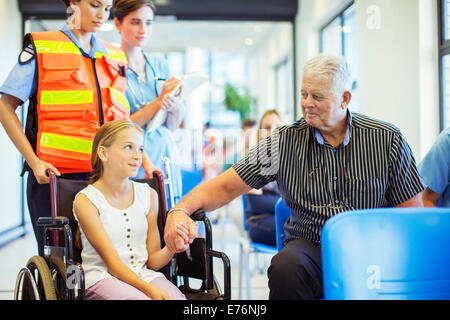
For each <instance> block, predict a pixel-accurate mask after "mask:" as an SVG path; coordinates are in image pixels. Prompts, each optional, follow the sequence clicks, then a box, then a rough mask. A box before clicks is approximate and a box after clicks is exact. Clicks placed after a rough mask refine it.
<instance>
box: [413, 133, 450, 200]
mask: <svg viewBox="0 0 450 320" xmlns="http://www.w3.org/2000/svg"><path fill="white" fill-rule="evenodd" d="M418 169H419V171H420V174H421V175H422V178H423V180H424V181H425V183H426V184H427V186H428V188H430V189H431V190H433V191H434V192H436V193H438V194H439V195H440V197H439V200H438V203H437V205H438V207H450V127H448V128H447V129H445V130H444V131H442V133H441V134H440V135H439V138H438V139H437V140H436V142H435V143H434V145H433V146H432V147H431V150H430V151H429V152H428V153H427V155H426V156H425V158H424V159H423V160H422V162H421V163H420V164H419V166H418Z"/></svg>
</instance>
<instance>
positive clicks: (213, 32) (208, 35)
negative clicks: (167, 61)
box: [18, 0, 298, 54]
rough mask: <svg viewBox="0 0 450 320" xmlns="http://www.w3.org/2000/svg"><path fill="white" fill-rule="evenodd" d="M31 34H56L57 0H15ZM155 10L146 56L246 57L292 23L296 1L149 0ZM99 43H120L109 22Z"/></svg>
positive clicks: (61, 12)
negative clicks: (210, 53)
mask: <svg viewBox="0 0 450 320" xmlns="http://www.w3.org/2000/svg"><path fill="white" fill-rule="evenodd" d="M18 1H19V9H20V10H21V12H22V14H23V16H24V17H25V19H31V21H32V23H33V31H40V30H58V29H60V28H61V27H62V25H63V24H64V19H65V18H66V14H65V6H64V4H63V3H62V1H61V0H39V1H36V0H18ZM154 2H155V4H156V6H157V8H158V10H157V15H156V18H155V24H154V26H153V34H152V37H151V39H150V41H149V43H148V45H147V46H146V48H145V50H146V51H158V52H168V51H178V50H184V49H185V48H186V47H198V48H208V49H209V50H220V51H228V52H233V53H241V54H246V53H248V52H249V51H252V50H253V49H254V48H256V47H258V45H259V43H260V42H261V41H263V40H264V39H265V38H267V37H268V35H269V34H270V33H271V32H279V31H278V28H279V27H280V25H281V24H291V22H292V21H294V18H295V15H296V14H297V6H298V0H154ZM108 24H110V29H111V30H110V31H99V36H100V38H102V39H104V40H106V41H109V42H113V43H120V36H119V34H118V32H117V31H116V30H115V28H114V27H113V24H112V21H110V22H109V23H108Z"/></svg>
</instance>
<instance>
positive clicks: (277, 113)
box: [256, 109, 281, 141]
mask: <svg viewBox="0 0 450 320" xmlns="http://www.w3.org/2000/svg"><path fill="white" fill-rule="evenodd" d="M271 114H274V115H276V116H277V117H278V118H279V119H280V120H281V115H280V113H279V112H278V110H277V109H272V110H267V111H266V112H264V114H263V115H262V117H261V119H260V120H259V125H258V132H257V133H256V141H259V139H260V134H259V132H260V130H261V129H262V125H263V121H264V118H265V117H267V116H269V115H271Z"/></svg>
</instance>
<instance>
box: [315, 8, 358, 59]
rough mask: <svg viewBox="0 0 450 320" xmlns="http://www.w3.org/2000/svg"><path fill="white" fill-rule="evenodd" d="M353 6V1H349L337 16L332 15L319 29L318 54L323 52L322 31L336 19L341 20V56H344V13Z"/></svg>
mask: <svg viewBox="0 0 450 320" xmlns="http://www.w3.org/2000/svg"><path fill="white" fill-rule="evenodd" d="M353 5H355V1H351V2H349V3H348V4H347V5H346V6H345V7H344V8H343V9H342V10H341V11H340V12H339V13H338V14H336V15H334V16H333V17H332V18H331V19H330V20H328V21H327V23H325V24H324V25H323V26H322V28H320V30H319V50H320V52H323V34H324V30H325V29H326V28H328V27H329V26H330V25H331V24H332V23H333V22H334V21H335V20H336V19H338V18H340V19H341V25H340V27H341V32H340V34H341V50H342V52H341V55H342V56H345V40H344V34H345V32H344V26H345V12H346V11H347V10H348V9H349V8H350V7H352V6H353Z"/></svg>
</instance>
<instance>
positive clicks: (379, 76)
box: [296, 0, 439, 161]
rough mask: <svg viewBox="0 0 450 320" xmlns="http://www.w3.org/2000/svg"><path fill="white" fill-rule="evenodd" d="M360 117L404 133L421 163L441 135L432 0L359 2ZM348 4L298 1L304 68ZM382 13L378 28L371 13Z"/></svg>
mask: <svg viewBox="0 0 450 320" xmlns="http://www.w3.org/2000/svg"><path fill="white" fill-rule="evenodd" d="M355 2H356V4H357V9H356V14H357V19H358V65H359V71H358V72H359V73H358V90H359V112H361V113H364V114H367V115H369V116H372V117H375V118H378V119H382V120H385V121H388V122H390V123H392V124H394V125H396V126H398V127H399V128H400V130H401V131H402V132H403V134H404V135H405V137H406V139H407V141H408V142H409V144H410V146H411V148H412V150H413V153H414V155H415V157H416V160H417V161H420V159H422V158H423V156H424V155H425V153H426V152H427V151H428V150H429V148H430V147H431V145H432V143H433V142H434V140H435V139H436V137H437V135H438V131H439V130H438V128H439V103H438V102H439V100H438V76H437V74H438V65H437V8H436V1H431V0H356V1H355ZM348 3H349V1H347V0H314V1H299V8H300V11H299V14H298V16H297V20H296V22H297V23H296V24H297V52H298V55H297V66H298V78H297V79H298V81H297V83H298V88H297V90H300V86H301V73H302V72H301V69H302V68H303V66H304V64H305V63H306V61H307V60H308V59H310V58H312V57H313V56H314V55H316V54H318V53H319V30H320V28H321V27H323V26H324V24H325V23H326V22H328V21H329V19H330V18H332V17H333V16H334V15H336V14H337V13H338V12H340V11H341V10H342V9H343V8H344V7H345V6H346V5H347V4H348ZM370 6H372V8H374V7H373V6H375V8H376V9H377V10H379V13H380V15H379V21H378V22H379V28H378V26H377V24H376V23H375V24H374V23H373V22H374V20H373V19H374V18H377V17H375V16H374V15H373V14H368V11H367V10H368V8H369V7H370Z"/></svg>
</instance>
